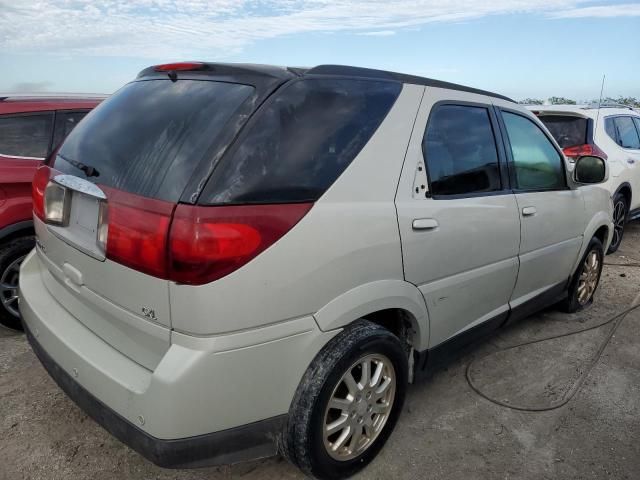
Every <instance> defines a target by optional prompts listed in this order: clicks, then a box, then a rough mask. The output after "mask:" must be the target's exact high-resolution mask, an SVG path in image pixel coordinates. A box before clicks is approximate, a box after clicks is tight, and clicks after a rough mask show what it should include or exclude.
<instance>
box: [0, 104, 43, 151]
mask: <svg viewBox="0 0 640 480" xmlns="http://www.w3.org/2000/svg"><path fill="white" fill-rule="evenodd" d="M52 128H53V113H50V112H48V113H35V114H27V115H12V116H2V117H0V155H4V156H7V157H25V158H26V159H43V158H44V157H46V156H47V154H48V150H49V142H51V130H52Z"/></svg>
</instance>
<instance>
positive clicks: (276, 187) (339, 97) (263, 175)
mask: <svg viewBox="0 0 640 480" xmlns="http://www.w3.org/2000/svg"><path fill="white" fill-rule="evenodd" d="M400 89H401V86H400V84H397V83H395V82H381V81H369V80H350V79H305V80H300V81H296V82H294V83H291V84H289V85H288V86H286V87H284V89H282V90H281V91H279V92H278V93H277V94H276V96H275V97H274V98H273V99H272V101H270V102H269V103H268V104H266V105H265V106H264V108H263V109H262V111H261V112H259V113H258V114H257V115H258V116H257V118H256V119H255V121H254V122H253V123H252V124H251V125H250V126H248V131H247V133H246V134H245V135H244V136H243V137H242V138H240V139H239V140H238V144H237V146H236V147H235V148H234V150H233V151H230V152H229V155H228V157H227V158H225V159H223V161H222V162H221V163H220V164H219V165H218V167H217V169H216V170H215V172H214V174H213V177H212V178H211V181H210V182H209V185H208V186H207V188H206V189H205V191H204V193H203V197H202V202H204V203H210V204H214V203H277V202H296V201H314V200H316V199H317V198H319V197H320V196H321V195H322V194H323V193H324V192H325V190H326V189H327V188H328V187H329V186H330V185H331V184H332V183H333V182H334V181H335V180H336V178H338V176H339V175H340V174H341V173H342V172H343V171H344V169H345V168H346V167H347V166H348V165H349V164H350V163H351V161H352V160H353V159H354V158H355V157H356V155H358V153H359V152H360V150H361V149H362V148H363V147H364V146H365V144H366V143H367V142H368V141H369V138H371V136H372V135H373V133H374V132H375V130H376V129H377V128H378V126H379V125H380V123H381V122H382V120H383V119H384V117H385V116H386V114H387V112H388V111H389V109H390V108H391V106H392V105H393V103H394V102H395V100H396V98H397V97H398V94H399V93H400ZM372 168H373V167H372ZM363 181H366V179H363Z"/></svg>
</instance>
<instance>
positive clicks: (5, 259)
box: [0, 237, 35, 330]
mask: <svg viewBox="0 0 640 480" xmlns="http://www.w3.org/2000/svg"><path fill="white" fill-rule="evenodd" d="M34 244H35V241H34V237H22V238H16V239H14V240H11V241H10V242H8V243H7V244H5V245H3V246H2V247H0V324H2V325H4V326H5V327H9V328H13V329H15V330H22V322H21V321H20V311H19V310H18V279H19V275H20V265H21V264H22V261H23V260H24V258H25V257H26V256H27V254H28V253H29V252H30V251H31V249H33V246H34Z"/></svg>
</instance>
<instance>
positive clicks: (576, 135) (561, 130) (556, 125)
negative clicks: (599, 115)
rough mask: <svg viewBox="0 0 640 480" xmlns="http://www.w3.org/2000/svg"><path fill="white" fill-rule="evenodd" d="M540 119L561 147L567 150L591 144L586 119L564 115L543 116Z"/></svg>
mask: <svg viewBox="0 0 640 480" xmlns="http://www.w3.org/2000/svg"><path fill="white" fill-rule="evenodd" d="M539 118H540V121H541V122H542V123H544V125H545V127H547V129H548V130H549V132H551V135H553V138H555V139H556V142H558V145H560V147H562V148H566V147H572V146H574V145H584V144H585V143H589V141H588V140H587V124H588V121H587V119H586V118H580V117H572V116H562V115H543V116H541V117H539Z"/></svg>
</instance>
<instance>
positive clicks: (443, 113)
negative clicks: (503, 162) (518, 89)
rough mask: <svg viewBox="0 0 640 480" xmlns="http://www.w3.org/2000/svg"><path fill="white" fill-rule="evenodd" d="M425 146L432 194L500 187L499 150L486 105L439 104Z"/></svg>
mask: <svg viewBox="0 0 640 480" xmlns="http://www.w3.org/2000/svg"><path fill="white" fill-rule="evenodd" d="M422 149H423V154H424V157H425V161H426V162H427V170H428V172H429V179H430V182H431V194H432V195H461V194H469V193H478V192H491V191H496V190H501V188H502V184H501V181H500V169H499V167H498V150H497V147H496V142H495V137H494V133H493V128H492V126H491V118H490V117H489V111H488V110H487V109H486V108H484V107H475V106H467V105H441V106H439V107H436V110H435V111H434V112H433V113H432V114H431V117H430V119H429V124H428V125H427V130H426V133H425V136H424V140H423V143H422Z"/></svg>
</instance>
